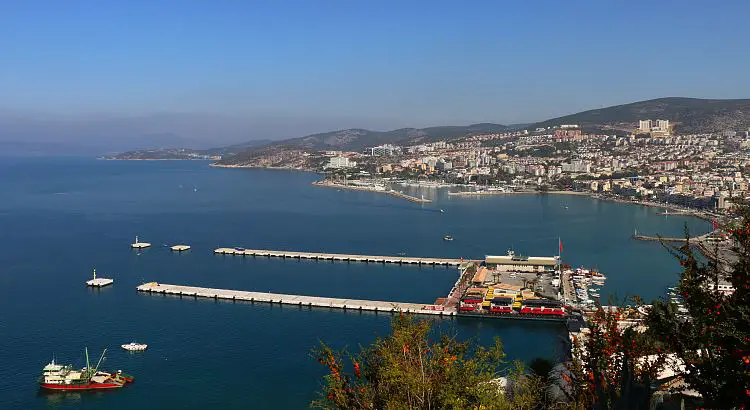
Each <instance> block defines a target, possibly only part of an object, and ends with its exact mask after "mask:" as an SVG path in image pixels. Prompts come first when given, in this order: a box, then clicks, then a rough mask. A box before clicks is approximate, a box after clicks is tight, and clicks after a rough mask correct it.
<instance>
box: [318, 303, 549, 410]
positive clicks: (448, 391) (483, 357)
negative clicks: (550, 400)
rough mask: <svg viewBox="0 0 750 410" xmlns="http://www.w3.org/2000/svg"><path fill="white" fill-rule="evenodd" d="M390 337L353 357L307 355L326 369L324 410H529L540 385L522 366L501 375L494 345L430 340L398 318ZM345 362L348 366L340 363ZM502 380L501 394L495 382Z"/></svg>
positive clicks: (322, 351) (426, 324)
mask: <svg viewBox="0 0 750 410" xmlns="http://www.w3.org/2000/svg"><path fill="white" fill-rule="evenodd" d="M391 327H392V334H391V335H389V336H388V337H385V338H380V339H378V340H376V341H375V343H373V344H372V345H371V346H369V347H365V348H362V349H361V351H360V353H359V354H357V355H349V354H348V353H347V352H345V351H334V350H333V349H331V348H330V347H328V346H327V345H325V344H321V347H320V348H318V349H316V350H314V353H313V354H314V356H315V357H316V358H317V360H318V362H319V363H320V364H322V365H324V366H325V367H326V368H327V374H326V375H325V376H324V384H323V388H322V391H321V392H320V399H318V400H316V401H314V402H313V403H312V406H313V407H317V408H324V409H488V410H489V409H534V408H540V405H539V403H541V400H542V396H543V392H544V388H543V387H542V386H541V378H539V377H537V376H534V375H526V374H524V373H525V372H524V369H523V366H522V365H521V364H518V363H517V364H516V365H515V366H512V367H511V368H510V369H507V368H505V367H506V363H505V360H504V358H505V354H504V353H503V348H502V344H501V342H500V340H499V339H497V338H496V339H495V342H494V344H493V345H492V346H490V347H486V348H485V347H482V346H479V345H478V344H476V343H472V342H459V341H457V340H456V339H455V338H454V337H448V336H445V335H442V336H441V337H440V338H439V339H438V340H437V341H431V340H430V338H429V337H430V334H431V332H432V330H433V329H432V324H431V322H430V321H427V320H421V321H417V320H415V319H413V318H412V317H411V316H407V315H403V314H400V315H398V316H396V317H395V319H394V320H393V322H392V324H391ZM347 356H348V359H345V357H347ZM502 374H505V375H507V376H508V377H507V380H508V382H507V385H506V386H503V383H501V382H500V381H499V380H500V379H499V377H500V376H501V375H502Z"/></svg>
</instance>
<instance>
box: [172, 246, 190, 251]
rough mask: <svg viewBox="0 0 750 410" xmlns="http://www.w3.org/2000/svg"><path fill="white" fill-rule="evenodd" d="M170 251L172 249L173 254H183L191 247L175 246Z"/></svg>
mask: <svg viewBox="0 0 750 410" xmlns="http://www.w3.org/2000/svg"><path fill="white" fill-rule="evenodd" d="M169 249H171V250H172V251H173V252H183V251H187V250H190V245H174V246H171V247H170V248H169Z"/></svg>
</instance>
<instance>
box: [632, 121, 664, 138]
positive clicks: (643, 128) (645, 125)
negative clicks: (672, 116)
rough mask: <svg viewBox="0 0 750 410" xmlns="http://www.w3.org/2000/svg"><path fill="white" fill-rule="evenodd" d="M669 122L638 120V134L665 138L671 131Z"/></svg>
mask: <svg viewBox="0 0 750 410" xmlns="http://www.w3.org/2000/svg"><path fill="white" fill-rule="evenodd" d="M671 127H672V126H671V125H670V124H669V120H640V121H638V132H639V133H641V134H651V135H652V136H667V135H669V134H670V132H671V131H672V129H671Z"/></svg>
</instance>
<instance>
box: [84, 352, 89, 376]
mask: <svg viewBox="0 0 750 410" xmlns="http://www.w3.org/2000/svg"><path fill="white" fill-rule="evenodd" d="M84 349H85V351H86V372H87V373H89V375H90V374H91V365H90V364H89V348H88V347H86V348H84Z"/></svg>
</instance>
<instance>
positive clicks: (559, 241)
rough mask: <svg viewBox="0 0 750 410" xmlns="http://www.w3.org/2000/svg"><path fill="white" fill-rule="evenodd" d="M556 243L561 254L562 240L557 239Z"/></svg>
mask: <svg viewBox="0 0 750 410" xmlns="http://www.w3.org/2000/svg"><path fill="white" fill-rule="evenodd" d="M557 243H558V245H559V246H560V253H562V239H560V238H557Z"/></svg>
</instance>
